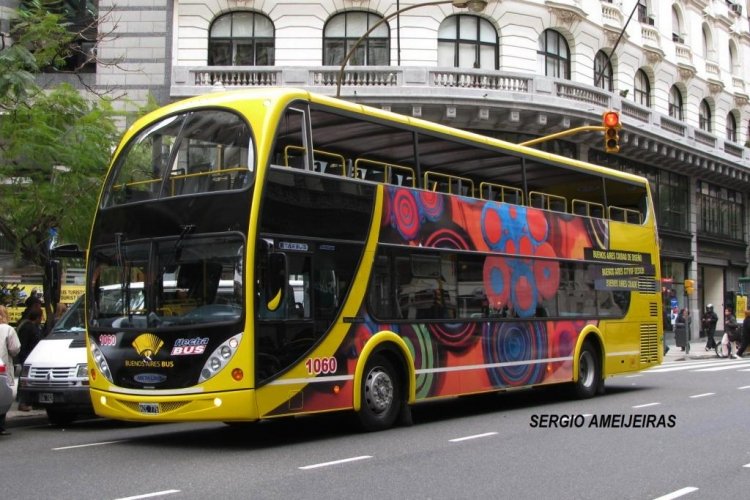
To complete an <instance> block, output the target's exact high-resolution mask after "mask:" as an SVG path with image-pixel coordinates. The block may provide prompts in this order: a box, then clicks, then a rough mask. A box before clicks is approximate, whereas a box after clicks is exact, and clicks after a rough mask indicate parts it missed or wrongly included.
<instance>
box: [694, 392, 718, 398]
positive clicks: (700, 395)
mask: <svg viewBox="0 0 750 500" xmlns="http://www.w3.org/2000/svg"><path fill="white" fill-rule="evenodd" d="M714 394H716V393H715V392H704V393H703V394H694V395H692V396H690V397H691V398H693V399H695V398H705V397H706V396H713V395H714Z"/></svg>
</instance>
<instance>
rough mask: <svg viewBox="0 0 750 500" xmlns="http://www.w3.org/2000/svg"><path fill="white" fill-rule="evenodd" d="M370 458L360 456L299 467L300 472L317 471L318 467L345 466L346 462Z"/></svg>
mask: <svg viewBox="0 0 750 500" xmlns="http://www.w3.org/2000/svg"><path fill="white" fill-rule="evenodd" d="M368 458H372V456H370V455H362V456H361V457H352V458H343V459H341V460H334V461H333V462H323V463H320V464H312V465H304V466H302V467H299V469H300V470H309V469H317V468H318V467H328V466H329V465H338V464H345V463H347V462H356V461H358V460H367V459H368Z"/></svg>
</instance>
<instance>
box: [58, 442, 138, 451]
mask: <svg viewBox="0 0 750 500" xmlns="http://www.w3.org/2000/svg"><path fill="white" fill-rule="evenodd" d="M124 442H125V440H124V439H120V440H119V441H102V442H100V443H89V444H76V445H73V446H61V447H59V448H52V451H60V450H72V449H74V448H88V447H89V446H104V445H105V444H115V443H124Z"/></svg>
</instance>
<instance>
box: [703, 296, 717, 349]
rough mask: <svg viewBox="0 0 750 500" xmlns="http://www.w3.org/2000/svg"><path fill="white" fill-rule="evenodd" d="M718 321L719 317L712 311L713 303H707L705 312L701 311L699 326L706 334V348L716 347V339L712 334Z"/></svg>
mask: <svg viewBox="0 0 750 500" xmlns="http://www.w3.org/2000/svg"><path fill="white" fill-rule="evenodd" d="M718 321H719V317H718V316H717V315H716V313H715V312H714V305H713V304H707V305H706V312H704V313H703V318H701V328H702V329H703V331H704V332H705V334H706V350H707V351H710V350H711V349H716V340H715V339H714V334H715V333H716V323H717V322H718Z"/></svg>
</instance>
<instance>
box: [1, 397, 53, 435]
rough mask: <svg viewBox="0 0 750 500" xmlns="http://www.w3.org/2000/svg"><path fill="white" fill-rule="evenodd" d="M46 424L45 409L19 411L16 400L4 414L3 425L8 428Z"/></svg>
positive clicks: (47, 421)
mask: <svg viewBox="0 0 750 500" xmlns="http://www.w3.org/2000/svg"><path fill="white" fill-rule="evenodd" d="M46 424H49V420H47V412H46V411H44V410H37V409H33V410H31V411H20V410H19V409H18V401H13V404H12V405H11V406H10V410H8V413H6V414H5V427H7V428H8V429H12V428H14V427H27V426H30V425H46Z"/></svg>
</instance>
